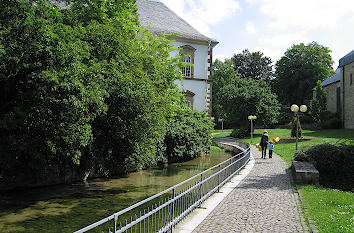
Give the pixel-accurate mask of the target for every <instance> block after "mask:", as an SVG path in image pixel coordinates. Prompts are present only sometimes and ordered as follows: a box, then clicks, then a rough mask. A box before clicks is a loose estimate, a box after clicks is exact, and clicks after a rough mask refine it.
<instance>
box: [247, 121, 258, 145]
mask: <svg viewBox="0 0 354 233" xmlns="http://www.w3.org/2000/svg"><path fill="white" fill-rule="evenodd" d="M256 119H257V117H256V116H252V115H249V116H248V120H250V121H251V143H252V140H253V120H256Z"/></svg>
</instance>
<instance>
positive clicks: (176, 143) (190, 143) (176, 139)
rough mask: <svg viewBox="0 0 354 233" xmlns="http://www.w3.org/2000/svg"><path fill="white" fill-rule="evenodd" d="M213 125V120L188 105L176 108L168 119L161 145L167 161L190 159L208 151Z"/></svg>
mask: <svg viewBox="0 0 354 233" xmlns="http://www.w3.org/2000/svg"><path fill="white" fill-rule="evenodd" d="M213 126H214V125H213V121H212V120H211V118H210V117H209V116H208V115H207V114H206V113H204V112H198V111H194V110H192V109H191V108H189V107H188V106H182V107H181V108H178V109H176V111H175V112H174V114H173V116H172V117H171V118H170V119H169V121H168V127H167V133H166V137H165V140H164V145H163V146H164V147H165V148H166V156H167V158H168V160H169V162H176V161H181V160H186V159H187V160H188V159H192V158H195V157H198V156H199V155H200V154H201V153H202V152H205V151H208V150H209V146H210V145H211V131H212V130H213Z"/></svg>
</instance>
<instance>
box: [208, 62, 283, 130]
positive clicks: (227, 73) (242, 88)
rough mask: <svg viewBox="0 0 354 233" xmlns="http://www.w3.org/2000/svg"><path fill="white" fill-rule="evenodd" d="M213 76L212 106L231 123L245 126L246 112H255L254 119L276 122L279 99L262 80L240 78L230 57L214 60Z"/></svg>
mask: <svg viewBox="0 0 354 233" xmlns="http://www.w3.org/2000/svg"><path fill="white" fill-rule="evenodd" d="M215 63H216V64H215V66H214V71H213V80H214V83H215V86H216V88H215V89H213V97H214V100H215V102H214V104H213V110H214V111H215V112H216V113H217V114H223V118H225V120H226V121H227V122H228V123H229V124H231V125H232V126H233V127H247V125H248V120H247V116H248V115H256V116H257V122H259V123H260V124H263V125H270V124H274V123H276V122H277V117H278V116H279V110H280V107H279V102H278V100H277V96H276V95H275V94H274V93H272V92H271V90H270V87H269V86H268V85H267V84H266V82H265V81H264V80H258V81H256V80H253V79H251V78H240V77H239V76H238V75H237V72H236V71H235V70H234V69H233V66H232V62H231V60H225V62H221V61H216V62H215Z"/></svg>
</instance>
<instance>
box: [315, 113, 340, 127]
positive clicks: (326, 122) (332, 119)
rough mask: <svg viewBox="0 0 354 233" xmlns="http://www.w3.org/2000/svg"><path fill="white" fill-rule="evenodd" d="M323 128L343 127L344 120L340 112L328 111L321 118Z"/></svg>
mask: <svg viewBox="0 0 354 233" xmlns="http://www.w3.org/2000/svg"><path fill="white" fill-rule="evenodd" d="M320 125H321V128H323V129H340V128H341V127H342V122H341V120H340V119H339V117H338V114H333V113H331V112H328V111H327V112H326V114H323V116H322V118H321V124H320Z"/></svg>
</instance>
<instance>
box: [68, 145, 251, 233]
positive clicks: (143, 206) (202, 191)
mask: <svg viewBox="0 0 354 233" xmlns="http://www.w3.org/2000/svg"><path fill="white" fill-rule="evenodd" d="M236 144H237V146H238V147H240V148H242V150H243V152H241V153H239V154H237V155H234V156H233V157H231V158H230V159H228V160H225V161H224V162H222V163H220V164H218V165H216V166H214V167H211V168H209V169H207V170H205V171H203V172H201V173H199V174H197V175H195V176H193V177H191V178H189V179H187V180H185V181H183V182H181V183H179V184H177V185H175V186H173V187H171V188H169V189H166V190H165V191H162V192H160V193H158V194H156V195H154V196H151V197H149V198H147V199H145V200H143V201H140V202H138V203H136V204H134V205H132V206H130V207H128V208H126V209H123V210H121V211H119V212H117V213H114V214H112V215H111V216H109V217H107V218H104V219H102V220H100V221H98V222H96V223H93V224H91V225H89V226H87V227H85V228H82V229H80V230H78V231H76V232H75V233H81V232H87V231H90V232H91V230H92V231H94V232H103V231H107V229H108V232H109V233H111V232H114V233H120V232H144V233H145V232H167V231H172V229H173V227H174V226H175V225H176V224H177V223H178V222H179V221H181V220H182V219H183V218H184V217H186V216H187V215H188V214H189V213H190V212H192V211H193V210H194V209H195V208H197V207H199V206H200V205H201V203H202V202H203V201H205V199H207V198H208V197H209V196H211V195H212V194H213V193H215V192H218V191H219V190H220V187H222V186H223V185H224V184H225V183H226V182H227V181H229V180H230V179H231V178H232V176H234V175H235V174H237V173H238V172H239V171H240V170H241V169H242V168H243V167H244V166H245V165H246V164H247V163H248V161H249V159H250V147H249V144H247V143H244V142H236ZM111 229H112V231H111Z"/></svg>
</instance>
